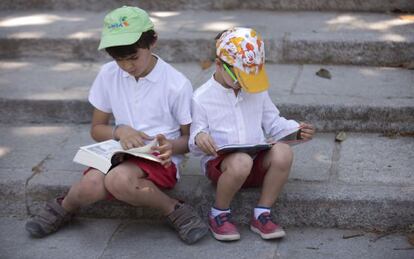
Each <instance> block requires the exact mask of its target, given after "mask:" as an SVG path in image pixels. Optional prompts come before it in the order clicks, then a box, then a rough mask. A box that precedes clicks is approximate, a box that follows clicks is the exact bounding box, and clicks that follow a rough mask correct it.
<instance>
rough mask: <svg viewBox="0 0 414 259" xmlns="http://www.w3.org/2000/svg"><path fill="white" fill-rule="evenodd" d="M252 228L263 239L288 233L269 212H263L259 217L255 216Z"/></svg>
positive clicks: (251, 224)
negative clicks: (274, 220) (275, 221)
mask: <svg viewBox="0 0 414 259" xmlns="http://www.w3.org/2000/svg"><path fill="white" fill-rule="evenodd" d="M250 230H251V231H253V232H255V233H257V234H259V235H260V236H261V237H262V238H263V239H273V238H281V237H284V236H285V235H286V233H285V231H284V230H283V228H282V227H280V226H279V225H278V224H275V223H273V221H272V215H271V214H270V213H269V212H263V213H262V214H260V216H259V218H258V219H256V218H254V217H253V219H252V220H251V222H250Z"/></svg>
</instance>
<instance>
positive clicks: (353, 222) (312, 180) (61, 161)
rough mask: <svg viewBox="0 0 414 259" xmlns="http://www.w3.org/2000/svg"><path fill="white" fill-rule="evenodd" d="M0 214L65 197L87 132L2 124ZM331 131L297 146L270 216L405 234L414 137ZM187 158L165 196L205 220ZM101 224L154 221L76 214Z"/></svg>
mask: <svg viewBox="0 0 414 259" xmlns="http://www.w3.org/2000/svg"><path fill="white" fill-rule="evenodd" d="M0 130H1V132H2V138H1V139H0V158H1V160H0V171H1V172H2V173H1V174H0V206H1V207H0V216H10V215H15V216H20V217H21V216H23V217H24V216H25V215H27V214H32V213H33V212H35V211H37V210H38V209H39V208H40V207H41V206H43V204H44V202H45V201H46V200H49V199H51V198H53V197H55V196H56V195H61V194H63V193H65V192H66V191H67V190H68V189H69V187H70V186H71V185H72V184H73V183H74V182H75V181H77V180H79V179H80V177H81V172H82V171H83V170H84V167H83V166H81V165H78V164H74V163H73V162H72V161H71V160H72V158H73V156H74V154H75V152H76V151H77V149H78V147H79V146H81V145H85V144H89V143H91V142H92V140H91V139H90V137H89V133H88V132H89V127H88V126H86V125H84V126H76V127H75V126H63V125H38V126H36V125H22V126H10V125H8V124H7V125H6V124H4V125H1V126H0ZM334 137H335V135H334V134H332V133H320V134H318V135H317V136H316V137H315V139H314V140H312V141H311V142H308V143H306V144H302V145H298V146H295V147H294V152H295V161H294V165H293V168H292V172H291V175H290V177H289V182H288V183H287V185H286V186H285V188H284V190H283V192H282V194H281V196H280V198H279V199H278V202H277V204H276V206H275V207H274V214H275V216H276V217H277V219H278V220H279V221H280V222H281V223H282V224H283V225H285V226H317V227H335V228H336V227H339V228H364V229H373V228H381V229H390V228H392V229H395V228H404V227H405V226H406V225H408V224H412V223H413V219H414V177H413V175H412V167H413V164H412V161H413V159H414V156H413V155H414V154H413V148H414V138H412V137H392V138H390V137H384V136H382V135H380V134H359V133H350V132H348V138H347V139H346V140H345V141H344V142H341V143H338V142H335V141H334ZM198 165H199V160H198V158H195V157H192V156H189V158H188V160H187V162H186V163H185V165H184V166H183V168H182V178H181V181H180V182H179V184H178V185H177V187H176V188H175V189H174V190H173V191H169V192H168V193H169V194H170V195H172V196H174V197H178V198H182V199H185V200H186V201H187V202H189V203H190V204H192V205H193V206H195V208H196V209H197V211H198V212H199V213H200V214H201V215H203V216H205V215H207V211H208V209H209V207H210V206H211V205H212V203H213V200H214V187H213V186H212V185H211V184H210V183H209V181H208V180H207V179H206V178H205V177H204V176H202V175H200V170H199V167H198ZM258 197H259V191H258V190H257V189H245V190H243V191H241V192H240V193H239V194H238V195H237V196H236V198H235V200H234V201H233V203H232V208H233V211H234V212H235V217H236V220H238V221H240V222H243V223H247V222H248V219H249V217H250V214H251V209H252V207H253V206H254V205H255V203H256V202H257V199H258ZM80 215H81V216H87V217H99V218H138V219H157V218H158V219H159V218H160V214H159V213H158V212H157V211H154V210H151V209H145V208H134V207H131V206H129V205H126V204H123V203H120V202H108V201H104V202H99V203H97V204H94V205H91V206H89V207H86V208H84V209H82V210H81V211H80Z"/></svg>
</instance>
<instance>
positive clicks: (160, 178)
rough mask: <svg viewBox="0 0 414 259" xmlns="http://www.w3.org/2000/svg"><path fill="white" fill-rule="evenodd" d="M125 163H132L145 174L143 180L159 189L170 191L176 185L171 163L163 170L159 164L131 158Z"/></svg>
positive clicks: (110, 197)
mask: <svg viewBox="0 0 414 259" xmlns="http://www.w3.org/2000/svg"><path fill="white" fill-rule="evenodd" d="M126 161H129V162H132V163H134V164H135V165H136V166H138V167H139V168H140V169H141V170H142V171H144V172H145V173H146V174H147V177H146V178H145V179H147V180H150V181H151V182H153V183H154V184H155V185H156V186H157V187H158V188H160V189H172V188H173V187H174V186H175V184H176V183H177V177H176V175H177V168H176V167H175V164H174V163H172V162H171V165H170V167H168V168H165V167H164V166H162V165H161V164H160V163H157V162H154V161H150V160H146V159H142V158H138V157H131V158H128V160H126ZM92 169H93V168H92V167H89V168H88V169H86V170H85V172H83V174H84V175H86V174H87V173H88V172H89V171H90V170H92ZM107 199H108V200H113V199H115V197H114V196H113V195H112V194H111V193H109V195H108V197H107Z"/></svg>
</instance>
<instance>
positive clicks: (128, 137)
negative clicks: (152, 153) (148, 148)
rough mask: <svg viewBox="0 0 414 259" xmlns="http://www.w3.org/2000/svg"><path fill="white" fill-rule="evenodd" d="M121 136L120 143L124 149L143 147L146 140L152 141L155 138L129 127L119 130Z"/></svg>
mask: <svg viewBox="0 0 414 259" xmlns="http://www.w3.org/2000/svg"><path fill="white" fill-rule="evenodd" d="M117 132H118V136H119V142H120V143H121V146H122V148H123V149H125V150H127V149H131V148H134V147H142V146H144V145H145V142H144V141H146V140H152V139H153V138H152V137H150V136H148V135H147V134H145V133H144V132H142V131H136V130H135V129H133V128H131V127H129V126H122V127H120V128H118V130H117Z"/></svg>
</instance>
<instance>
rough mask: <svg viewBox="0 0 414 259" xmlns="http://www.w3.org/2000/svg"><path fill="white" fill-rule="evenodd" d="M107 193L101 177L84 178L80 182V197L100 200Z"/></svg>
mask: <svg viewBox="0 0 414 259" xmlns="http://www.w3.org/2000/svg"><path fill="white" fill-rule="evenodd" d="M103 193H105V188H104V183H103V178H100V177H94V176H92V177H90V176H89V177H84V178H83V179H82V180H81V181H80V188H79V191H78V196H80V197H82V198H84V199H92V200H95V199H98V198H99V197H101V196H102V194H103Z"/></svg>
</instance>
